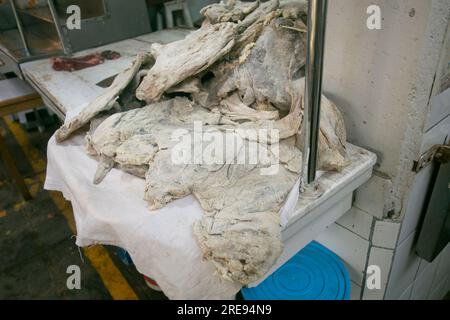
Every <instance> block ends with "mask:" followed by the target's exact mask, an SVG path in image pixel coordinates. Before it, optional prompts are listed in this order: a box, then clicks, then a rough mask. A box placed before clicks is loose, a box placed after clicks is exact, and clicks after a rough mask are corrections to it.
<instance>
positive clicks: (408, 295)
mask: <svg viewBox="0 0 450 320" xmlns="http://www.w3.org/2000/svg"><path fill="white" fill-rule="evenodd" d="M413 285H414V284H411V285H410V286H409V287H408V288H406V290H405V291H403V293H402V295H401V296H400V297H399V298H398V300H410V299H411V293H412V290H413Z"/></svg>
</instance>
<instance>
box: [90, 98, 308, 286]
mask: <svg viewBox="0 0 450 320" xmlns="http://www.w3.org/2000/svg"><path fill="white" fill-rule="evenodd" d="M195 121H202V123H203V125H204V130H205V131H206V132H209V133H210V134H215V135H218V136H220V137H223V138H224V139H225V137H224V136H225V134H231V135H232V136H233V139H235V141H236V146H237V149H236V150H237V151H238V152H237V153H236V154H235V153H234V152H233V151H232V150H231V149H230V148H226V151H225V152H226V153H227V154H225V155H224V159H225V161H224V163H218V164H202V163H200V164H193V163H181V164H176V163H175V164H174V161H173V155H174V152H176V150H175V148H176V146H177V145H178V144H179V141H174V140H173V139H172V135H173V133H174V132H175V131H176V130H179V129H184V130H185V131H186V134H187V135H190V136H193V130H195V127H193V124H194V122H195ZM221 123H223V117H222V116H221V115H220V114H219V113H217V112H211V111H209V110H207V109H204V108H202V107H200V106H197V105H193V104H192V103H191V102H190V101H189V100H188V99H186V98H176V99H174V100H169V101H165V102H161V103H157V104H153V105H151V106H148V107H144V108H142V109H137V110H132V111H129V112H126V113H119V114H115V115H113V116H111V117H109V118H108V119H106V120H105V121H103V122H102V123H101V125H100V126H99V127H98V128H97V129H96V130H95V131H94V133H92V135H91V136H90V137H89V139H88V145H89V149H90V150H91V152H92V150H94V151H95V153H96V154H97V155H98V156H100V158H101V159H102V161H101V162H100V164H99V170H100V171H101V172H100V173H97V174H96V176H102V177H104V176H105V174H106V173H107V172H105V171H107V170H109V169H110V168H111V164H112V163H113V164H118V165H128V166H148V171H147V174H146V190H145V194H144V198H145V199H146V200H147V201H148V202H149V205H150V209H158V208H161V207H163V206H165V205H166V204H167V203H169V202H171V201H173V200H176V199H179V198H182V197H185V196H187V195H189V194H193V195H194V196H195V197H196V198H197V199H198V201H199V202H200V204H201V206H202V208H203V209H204V210H205V217H204V219H202V221H201V222H199V223H198V224H197V225H196V227H195V234H196V237H197V239H198V241H199V244H200V246H201V248H202V250H203V252H204V255H205V258H206V259H209V260H211V261H213V262H214V263H215V265H216V266H217V269H218V271H219V272H220V273H221V274H222V275H223V276H224V277H227V278H229V279H232V280H233V281H238V282H240V283H243V284H246V283H250V282H253V281H255V280H257V279H258V278H259V277H261V276H262V275H263V274H264V273H265V272H267V270H268V269H269V268H270V266H271V265H272V264H273V263H274V262H275V260H276V258H277V257H278V256H279V255H280V253H281V249H282V243H281V239H280V232H281V229H280V225H279V217H278V211H279V209H280V208H281V206H282V205H283V202H284V201H285V199H286V197H287V195H288V193H289V192H290V190H291V189H292V187H293V185H294V184H295V181H296V180H297V178H298V174H299V170H298V169H299V168H300V163H301V153H300V151H299V150H298V149H297V148H296V147H295V141H294V140H286V141H281V142H280V143H279V144H280V145H283V147H284V148H285V149H286V150H290V152H283V156H281V157H280V158H279V159H278V154H276V153H273V152H271V151H272V150H273V149H274V148H275V146H269V145H268V144H267V143H263V142H256V143H254V144H252V141H250V140H247V139H244V138H243V137H242V136H241V135H240V134H239V133H238V132H237V131H238V129H239V125H237V126H233V125H221ZM227 129H228V131H226V130H227ZM192 143H194V141H192ZM201 143H203V144H204V145H203V148H204V149H206V148H207V147H208V145H209V143H208V142H206V141H202V142H201ZM285 144H286V145H285ZM287 144H289V146H287ZM197 147H198V145H197ZM255 147H256V148H257V150H259V152H263V153H264V154H266V155H267V154H268V155H269V156H268V158H269V159H268V161H262V160H260V159H259V158H258V161H256V162H255V163H253V164H247V163H246V162H245V163H244V164H238V163H237V161H236V158H238V157H240V156H244V157H245V155H241V154H240V153H241V152H245V151H246V150H249V149H251V148H255ZM233 150H234V149H233ZM261 150H262V151H261ZM228 152H229V154H228ZM175 154H176V153H175ZM286 156H288V157H287V158H286ZM273 157H277V158H276V159H274V158H273ZM279 162H280V163H281V165H280V166H279V168H278V170H276V172H275V173H274V174H273V175H263V174H261V173H262V171H261V170H262V169H264V168H266V169H267V168H270V166H271V165H272V164H274V163H279ZM292 162H294V163H298V164H299V166H298V169H297V170H293V169H292V168H293V167H295V166H294V165H292ZM288 163H290V165H289V166H288ZM285 165H286V166H288V168H286V167H285ZM243 195H244V196H243ZM245 195H248V197H250V198H251V199H254V201H247V199H248V197H247V196H245ZM226 247H227V248H226Z"/></svg>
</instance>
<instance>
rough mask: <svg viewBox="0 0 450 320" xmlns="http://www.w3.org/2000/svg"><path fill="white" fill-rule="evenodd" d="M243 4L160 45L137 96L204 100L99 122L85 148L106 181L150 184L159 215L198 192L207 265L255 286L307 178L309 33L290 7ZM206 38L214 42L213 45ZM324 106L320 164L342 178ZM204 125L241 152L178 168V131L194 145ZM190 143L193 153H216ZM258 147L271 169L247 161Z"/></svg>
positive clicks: (331, 116) (199, 232) (339, 145)
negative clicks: (292, 198) (117, 176)
mask: <svg viewBox="0 0 450 320" xmlns="http://www.w3.org/2000/svg"><path fill="white" fill-rule="evenodd" d="M241 5H244V4H243V3H240V2H234V1H229V2H228V4H227V6H228V7H224V8H225V9H227V10H231V11H232V12H230V13H227V12H226V10H225V11H224V10H222V11H221V13H220V15H218V14H215V13H213V11H209V13H208V14H206V13H205V15H207V21H205V23H204V25H203V26H202V28H201V29H200V30H199V31H197V32H195V33H194V34H193V35H192V37H191V38H190V39H185V40H186V41H183V40H182V41H179V42H178V43H174V44H173V45H172V46H170V45H167V46H154V47H153V49H154V50H153V51H154V52H153V54H154V58H155V59H156V63H155V65H154V66H153V68H152V69H151V70H150V71H149V72H147V74H146V76H145V79H144V81H143V82H142V84H141V85H140V87H139V89H138V90H137V96H138V98H140V99H144V100H146V101H154V100H155V101H157V100H159V99H160V98H161V97H162V95H163V94H164V93H170V92H171V93H174V92H184V93H189V94H191V96H192V97H193V98H194V101H191V100H190V99H188V98H176V99H172V100H168V101H162V102H159V103H154V104H152V105H150V106H147V107H144V108H141V109H136V110H132V111H128V112H122V113H118V114H115V115H112V116H110V117H109V118H107V119H106V120H104V121H102V120H103V119H99V120H98V121H96V123H95V125H94V123H91V124H92V130H91V131H90V132H89V133H88V135H87V137H86V140H87V146H88V152H89V153H90V154H92V155H96V156H98V158H99V166H98V169H97V172H96V174H95V177H94V182H95V183H100V182H101V180H102V179H103V178H104V177H105V176H106V175H107V173H108V172H109V170H111V168H113V167H118V168H120V169H122V170H124V171H127V172H129V173H131V174H134V175H136V176H138V177H145V179H146V189H145V191H144V198H145V200H147V201H148V203H149V207H150V209H158V208H161V207H163V206H165V205H166V204H167V203H169V202H171V201H173V200H175V199H179V198H182V197H185V196H187V195H189V194H193V195H194V196H195V197H196V198H197V199H198V201H199V203H200V204H201V206H202V208H203V209H204V211H205V214H204V216H203V218H202V219H201V220H200V221H199V222H197V223H196V224H195V226H194V234H195V236H196V238H197V240H198V243H199V246H200V248H201V250H202V252H203V255H204V257H205V258H206V259H207V260H209V261H212V262H213V263H214V264H215V266H216V268H217V270H218V272H219V273H220V274H221V275H222V276H223V277H225V278H228V279H231V280H233V281H237V282H240V283H242V284H248V283H251V282H254V281H256V280H258V279H259V278H260V277H262V276H263V275H264V274H265V272H267V271H268V270H269V268H270V267H271V266H272V265H273V263H274V262H275V260H276V259H277V258H278V256H279V255H280V253H281V250H282V243H281V239H280V233H281V229H280V225H279V216H278V212H279V209H280V208H281V206H282V205H283V203H284V201H285V199H286V197H287V195H288V193H289V192H290V190H291V189H292V187H293V185H294V184H295V182H296V180H297V178H298V177H299V174H300V170H301V152H300V148H301V147H302V145H301V142H302V141H301V139H299V134H300V133H299V132H300V131H301V123H302V100H303V96H302V93H303V90H304V89H303V87H302V86H303V83H304V82H302V81H303V80H302V79H299V77H300V76H301V71H300V68H301V67H302V65H303V63H304V43H303V41H304V34H303V33H302V32H300V31H301V28H303V25H302V23H300V22H299V21H295V19H297V17H298V16H299V15H300V14H301V12H302V11H301V10H297V9H296V8H294V9H292V7H288V6H285V5H282V7H281V9H280V10H279V2H278V0H272V1H268V2H265V3H261V4H258V6H256V5H255V4H253V6H254V7H253V6H248V7H246V8H247V9H248V10H247V11H244V10H241V11H239V7H240V6H241ZM245 5H246V4H245ZM241 8H242V7H241ZM210 10H211V8H210ZM205 12H206V11H205ZM247 12H248V13H247ZM208 16H209V18H208ZM238 16H239V17H241V16H242V18H240V19H242V20H238V21H237V22H236V23H234V22H220V21H236V20H237V18H236V17H238ZM230 30H232V32H230ZM218 33H223V34H226V36H227V37H228V38H227V37H225V38H224V39H222V38H218V35H217V34H218ZM201 39H210V43H209V46H207V45H205V43H202V41H200V40H201ZM210 46H212V47H213V48H210V49H211V50H208V51H207V52H202V49H204V48H205V47H208V48H209V47H210ZM196 50H197V51H196ZM193 51H194V55H193V56H192V53H193ZM156 52H158V53H156ZM162 52H164V54H162ZM292 53H294V54H292ZM177 55H179V57H178V58H177ZM168 57H172V58H168ZM191 60H192V61H191ZM210 74H212V77H211V75H210ZM172 76H173V78H172ZM208 77H211V79H206V81H205V78H208ZM322 108H323V109H322V113H321V128H320V130H321V132H320V145H319V163H320V166H321V168H326V169H329V170H339V169H341V168H342V167H343V166H345V165H346V163H347V158H346V152H345V147H344V142H345V139H346V137H345V127H344V124H343V121H342V117H341V115H340V113H339V111H338V110H337V108H336V107H335V105H334V104H332V103H331V102H330V101H329V100H327V99H326V98H325V97H324V98H323V104H322ZM95 114H97V113H95ZM286 114H287V115H286ZM91 115H92V114H91ZM91 118H92V117H91ZM196 121H199V122H201V123H202V124H203V126H204V130H205V131H206V132H208V133H209V134H210V136H216V137H217V136H218V137H223V136H224V135H230V134H231V136H232V137H233V139H235V140H236V141H237V142H236V144H237V145H236V150H237V154H235V153H234V152H232V151H230V150H229V148H225V151H224V153H225V155H224V157H225V160H226V161H225V162H222V163H220V162H219V163H216V164H210V163H208V164H205V163H202V162H200V163H198V162H195V161H193V162H182V163H177V162H174V158H173V155H174V153H175V154H176V152H175V151H176V150H178V149H177V148H178V147H179V141H176V139H175V140H174V139H173V133H174V132H176V131H177V130H183V134H182V135H181V136H179V137H178V138H182V137H191V136H195V133H196V132H197V131H196V130H197V129H196V128H195V125H194V123H195V122H196ZM97 122H98V123H97ZM100 122H101V123H100ZM99 123H100V124H99ZM270 129H276V130H277V132H278V134H277V135H275V136H271V135H270V134H269V135H268V136H267V137H263V138H262V139H261V137H258V136H256V137H255V136H254V135H248V134H246V132H247V131H245V130H250V131H255V130H262V131H264V130H266V132H268V133H270V132H271V131H270ZM277 136H278V137H279V138H280V139H281V141H279V142H278V141H277V140H275V139H276V138H277ZM188 141H189V142H188V144H190V147H191V149H193V150H194V151H195V150H196V149H197V148H198V147H201V148H200V149H201V150H202V149H207V148H208V146H209V145H208V144H207V143H206V142H205V141H200V142H199V141H196V140H195V139H192V140H188ZM255 146H257V150H262V154H266V156H267V155H268V159H267V157H266V158H265V159H263V160H264V161H263V160H261V159H259V158H258V161H257V162H256V163H255V162H252V163H251V164H250V163H245V164H239V162H237V161H236V158H239V157H240V156H244V157H245V156H246V155H247V150H249V149H251V148H255ZM232 149H233V150H234V148H232ZM277 150H278V151H279V152H276V151H277ZM258 154H259V153H258ZM196 156H199V155H198V154H195V153H194V158H195V159H197V157H196ZM200 156H201V154H200ZM175 158H177V157H175ZM272 163H279V168H278V170H276V171H275V172H274V174H273V175H264V174H261V172H262V171H261V170H268V169H271V165H270V164H272Z"/></svg>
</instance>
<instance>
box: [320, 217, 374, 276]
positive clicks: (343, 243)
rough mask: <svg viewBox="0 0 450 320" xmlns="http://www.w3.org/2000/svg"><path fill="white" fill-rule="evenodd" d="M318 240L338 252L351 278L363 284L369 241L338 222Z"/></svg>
mask: <svg viewBox="0 0 450 320" xmlns="http://www.w3.org/2000/svg"><path fill="white" fill-rule="evenodd" d="M316 240H317V241H318V242H320V243H321V244H323V245H324V246H326V247H327V248H328V249H330V250H331V251H333V252H334V253H336V254H337V255H338V256H339V257H340V258H341V259H342V261H343V262H344V264H345V266H346V267H347V269H348V272H349V274H350V279H351V280H352V281H353V282H355V283H356V284H359V285H362V282H363V277H364V271H365V267H366V259H367V253H368V250H369V241H367V240H365V239H363V238H361V237H360V236H358V235H356V234H355V233H353V232H351V231H349V230H347V229H345V228H343V227H341V226H340V225H338V224H336V223H333V224H332V225H331V226H329V227H328V228H327V230H326V231H325V232H323V233H322V234H320V235H319V237H318V238H317V239H316Z"/></svg>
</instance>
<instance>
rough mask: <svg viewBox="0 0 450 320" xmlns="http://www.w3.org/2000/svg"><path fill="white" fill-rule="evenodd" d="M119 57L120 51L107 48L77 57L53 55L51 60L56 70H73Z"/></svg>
mask: <svg viewBox="0 0 450 320" xmlns="http://www.w3.org/2000/svg"><path fill="white" fill-rule="evenodd" d="M119 58H120V53H118V52H115V51H111V50H107V51H103V52H101V53H92V54H88V55H85V56H81V57H75V58H66V57H53V58H52V59H51V61H52V67H53V69H54V70H56V71H68V72H72V71H78V70H82V69H86V68H90V67H94V66H97V65H99V64H102V63H103V62H104V61H105V60H116V59H119Z"/></svg>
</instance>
